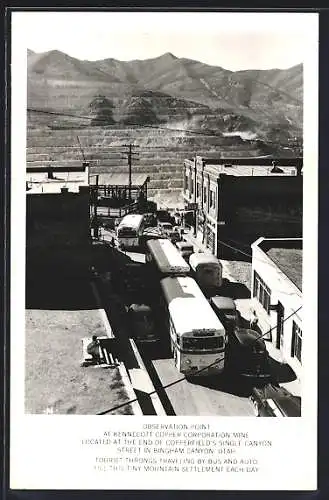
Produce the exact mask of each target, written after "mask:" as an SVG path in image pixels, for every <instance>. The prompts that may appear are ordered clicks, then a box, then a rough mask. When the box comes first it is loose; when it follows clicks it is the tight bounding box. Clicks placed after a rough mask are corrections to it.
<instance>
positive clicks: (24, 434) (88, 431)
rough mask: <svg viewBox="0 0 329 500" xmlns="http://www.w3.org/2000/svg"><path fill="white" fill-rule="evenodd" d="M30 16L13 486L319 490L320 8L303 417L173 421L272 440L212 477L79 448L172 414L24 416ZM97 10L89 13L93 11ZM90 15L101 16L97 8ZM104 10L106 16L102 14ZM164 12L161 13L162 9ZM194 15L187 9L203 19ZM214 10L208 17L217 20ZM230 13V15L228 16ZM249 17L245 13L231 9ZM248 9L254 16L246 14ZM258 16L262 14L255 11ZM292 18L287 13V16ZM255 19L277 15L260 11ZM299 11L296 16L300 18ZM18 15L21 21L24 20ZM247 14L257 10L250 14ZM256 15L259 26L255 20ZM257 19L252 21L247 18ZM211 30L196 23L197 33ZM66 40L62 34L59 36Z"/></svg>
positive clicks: (312, 44) (19, 171) (15, 298)
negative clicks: (121, 463) (251, 457)
mask: <svg viewBox="0 0 329 500" xmlns="http://www.w3.org/2000/svg"><path fill="white" fill-rule="evenodd" d="M22 15H23V13H13V14H12V18H13V19H12V124H11V139H12V151H11V172H12V177H11V182H12V186H11V408H10V410H11V420H10V424H11V425H10V428H11V433H10V487H11V488H14V489H42V488H43V489H63V488H65V489H168V488H170V489H200V488H204V489H205V490H208V489H209V490H216V489H221V490H230V489H243V490H248V489H266V490H272V489H273V490H285V489H288V490H313V489H316V487H317V445H316V431H317V334H316V332H317V320H316V319H317V223H316V222H315V221H317V217H318V210H317V209H318V202H317V199H318V171H317V165H318V15H317V14H313V13H312V14H296V15H295V18H294V19H295V20H296V21H295V22H298V19H301V17H299V18H298V16H302V17H303V22H304V23H306V26H307V27H308V29H307V30H306V31H305V37H307V39H308V50H307V52H305V60H304V68H305V73H304V75H305V80H304V81H305V84H304V92H305V103H304V151H305V152H304V227H303V230H304V286H303V290H304V308H303V309H304V310H303V321H304V326H303V332H304V336H303V351H304V352H307V353H308V355H307V357H305V364H304V373H305V375H304V377H303V379H304V380H303V385H304V387H303V393H304V397H303V406H302V411H303V417H302V418H300V419H297V420H295V419H284V420H275V419H254V418H238V417H236V418H231V417H230V418H225V417H221V418H217V417H209V418H191V417H184V418H182V417H176V418H175V420H174V421H175V423H180V422H184V423H186V422H205V421H206V422H207V423H209V425H211V426H212V427H213V429H215V430H225V431H232V430H235V431H246V430H248V432H249V433H250V435H251V436H253V437H254V438H256V439H273V442H274V443H275V444H274V446H273V449H272V451H271V456H270V458H269V460H268V459H267V458H266V454H265V452H262V454H263V467H262V472H261V474H260V475H258V476H257V477H256V478H255V477H254V476H246V475H239V474H238V475H236V474H232V475H231V476H223V477H222V478H221V479H220V480H219V479H218V476H217V475H212V474H203V475H202V476H200V475H199V474H195V473H194V474H185V475H182V474H180V475H175V474H171V473H169V474H167V473H163V474H156V473H154V474H148V475H146V474H134V473H132V474H131V476H130V475H129V477H127V474H120V473H115V474H106V475H104V474H103V475H101V476H99V475H97V474H96V473H95V472H94V471H93V469H92V468H91V465H90V464H91V463H92V460H93V458H94V454H95V451H94V450H92V449H91V450H89V451H88V452H87V451H86V452H85V453H82V452H81V446H80V441H81V439H84V438H86V437H90V436H91V435H94V434H95V429H97V435H99V434H102V432H103V431H105V430H107V429H108V428H109V427H110V428H111V429H124V428H126V429H130V430H132V429H137V428H140V426H141V425H142V424H144V423H146V422H148V423H151V422H153V423H160V422H164V423H165V422H168V421H170V422H173V419H168V418H161V417H157V418H153V417H141V418H139V417H137V416H136V417H125V418H122V417H115V416H111V417H107V418H106V417H103V419H100V418H98V417H93V416H58V415H51V416H49V415H45V416H42V415H38V416H28V415H25V414H24V328H25V326H24V325H25V314H24V312H25V311H24V307H25V296H24V289H25V287H24V276H25V166H26V158H25V145H26V85H25V81H26V76H25V75H26V49H27V46H26V38H25V36H26V32H25V31H24V30H23V31H22V30H20V29H19V28H20V27H21V26H22V25H21V24H19V23H18V24H16V19H18V18H19V16H20V17H21V19H22ZM89 15H90V14H88V16H89ZM92 15H95V14H94V13H93V14H92ZM100 15H102V16H104V15H106V14H105V13H100ZM160 15H161V14H160ZM199 15H200V14H199V13H195V14H193V13H187V14H186V16H187V17H189V18H191V17H192V16H199ZM216 15H217V14H216V13H211V14H210V16H211V17H212V18H213V19H215V18H216ZM225 15H227V14H225ZM231 15H232V16H236V17H234V19H236V20H238V18H239V19H242V18H244V17H243V16H244V15H243V14H241V13H237V14H235V13H233V14H231ZM247 15H249V16H250V14H247ZM257 15H258V14H255V16H257ZM289 15H290V14H289ZM258 16H272V14H259V15H258ZM296 16H297V17H296ZM18 20H19V19H18ZM249 21H250V17H249ZM255 22H256V23H257V20H256V17H255ZM248 26H249V27H250V26H251V25H250V24H249V25H248ZM205 30H207V26H205V25H202V26H200V27H199V31H198V32H197V36H200V37H202V34H203V33H204V32H205ZM58 36H59V37H60V33H59V34H58Z"/></svg>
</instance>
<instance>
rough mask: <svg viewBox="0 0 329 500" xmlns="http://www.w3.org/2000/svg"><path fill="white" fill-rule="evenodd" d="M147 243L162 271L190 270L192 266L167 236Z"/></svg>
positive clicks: (185, 271)
mask: <svg viewBox="0 0 329 500" xmlns="http://www.w3.org/2000/svg"><path fill="white" fill-rule="evenodd" d="M146 245H147V247H148V249H149V251H150V252H151V254H152V255H153V257H154V259H155V261H156V264H157V266H158V268H159V270H160V271H161V272H163V273H166V272H169V273H170V272H179V273H188V272H189V271H190V266H189V265H188V264H187V262H185V260H184V258H183V257H182V256H181V254H180V253H179V251H178V250H177V248H176V247H175V246H174V245H173V244H172V243H171V241H170V240H168V239H167V238H161V239H157V240H149V241H147V243H146Z"/></svg>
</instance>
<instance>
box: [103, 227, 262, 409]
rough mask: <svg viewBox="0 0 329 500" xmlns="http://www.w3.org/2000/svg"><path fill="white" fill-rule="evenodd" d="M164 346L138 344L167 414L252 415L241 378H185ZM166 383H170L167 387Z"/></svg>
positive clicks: (134, 256)
mask: <svg viewBox="0 0 329 500" xmlns="http://www.w3.org/2000/svg"><path fill="white" fill-rule="evenodd" d="M106 233H108V232H106ZM106 233H105V232H104V234H103V238H104V239H106V240H108V241H110V240H111V235H110V234H106ZM124 253H125V255H126V257H127V258H128V259H131V261H134V262H136V263H137V262H138V263H141V264H143V263H145V255H144V254H143V253H139V252H132V251H126V252H124ZM125 299H126V297H125V296H123V295H122V294H121V300H122V301H123V302H125ZM158 328H159V329H161V325H158ZM120 330H122V331H121V332H117V333H118V334H119V336H120V337H121V338H122V337H123V336H127V335H129V332H128V331H127V328H126V327H125V326H124V325H122V328H120ZM167 347H168V346H167V342H166V340H165V339H163V337H162V340H160V341H158V342H157V343H156V344H145V343H140V344H138V349H139V352H140V354H141V356H142V358H143V361H144V363H145V367H146V370H147V371H148V374H149V376H150V378H151V379H152V382H153V383H154V387H155V388H156V390H157V392H158V395H159V397H160V400H161V402H162V404H163V406H164V408H165V409H166V411H167V414H168V415H188V416H198V415H208V416H211V415H220V416H253V415H254V413H253V408H252V405H251V403H250V401H249V399H248V395H249V394H250V387H248V386H246V384H245V382H244V381H242V380H238V379H234V380H233V379H231V380H230V378H229V377H228V376H227V374H225V375H217V376H216V377H214V376H213V377H202V376H200V377H195V378H194V379H191V380H187V379H185V378H184V376H183V375H182V374H181V373H179V372H178V371H177V369H176V367H175V366H174V361H173V359H172V357H171V355H170V352H169V349H168V348H167ZM170 384H172V385H170ZM167 385H170V387H168V388H167Z"/></svg>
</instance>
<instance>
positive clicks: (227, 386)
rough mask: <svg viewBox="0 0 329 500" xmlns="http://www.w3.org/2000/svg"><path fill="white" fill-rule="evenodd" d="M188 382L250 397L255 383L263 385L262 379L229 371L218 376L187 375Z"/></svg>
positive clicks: (234, 394)
mask: <svg viewBox="0 0 329 500" xmlns="http://www.w3.org/2000/svg"><path fill="white" fill-rule="evenodd" d="M187 380H188V382H190V383H192V384H195V385H200V386H202V387H208V388H209V389H214V390H217V391H221V392H225V393H227V394H232V395H233V396H239V397H245V398H247V397H249V396H250V394H251V392H252V388H253V387H254V386H255V385H262V384H263V382H262V381H261V380H254V379H253V380H249V379H247V378H244V377H240V376H238V375H236V374H231V373H229V372H227V373H223V374H221V375H216V376H213V375H212V376H209V377H208V376H204V377H202V376H195V377H187Z"/></svg>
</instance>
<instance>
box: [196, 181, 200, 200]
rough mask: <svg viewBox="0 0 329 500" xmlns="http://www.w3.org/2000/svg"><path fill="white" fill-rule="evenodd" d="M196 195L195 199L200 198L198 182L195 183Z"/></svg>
mask: <svg viewBox="0 0 329 500" xmlns="http://www.w3.org/2000/svg"><path fill="white" fill-rule="evenodd" d="M196 195H197V198H199V196H200V182H197V183H196Z"/></svg>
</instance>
